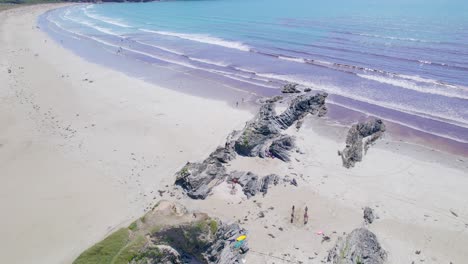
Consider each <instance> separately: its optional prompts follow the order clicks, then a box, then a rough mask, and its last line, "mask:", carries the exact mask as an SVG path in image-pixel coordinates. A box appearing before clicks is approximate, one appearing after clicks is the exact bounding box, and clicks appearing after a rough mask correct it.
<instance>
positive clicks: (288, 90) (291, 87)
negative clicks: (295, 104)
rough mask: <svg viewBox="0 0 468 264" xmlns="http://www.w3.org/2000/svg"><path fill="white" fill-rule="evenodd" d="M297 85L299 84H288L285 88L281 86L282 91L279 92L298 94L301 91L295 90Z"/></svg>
mask: <svg viewBox="0 0 468 264" xmlns="http://www.w3.org/2000/svg"><path fill="white" fill-rule="evenodd" d="M298 85H299V84H296V83H288V84H286V85H285V86H283V89H281V92H282V93H300V92H301V91H299V90H298V89H297V88H296V87H297V86H298Z"/></svg>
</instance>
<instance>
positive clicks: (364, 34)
mask: <svg viewBox="0 0 468 264" xmlns="http://www.w3.org/2000/svg"><path fill="white" fill-rule="evenodd" d="M346 33H348V34H351V35H357V36H363V37H371V38H381V39H391V40H401V41H411V42H423V43H439V42H438V41H430V40H424V39H416V38H403V37H395V36H384V35H378V34H369V33H355V32H346Z"/></svg>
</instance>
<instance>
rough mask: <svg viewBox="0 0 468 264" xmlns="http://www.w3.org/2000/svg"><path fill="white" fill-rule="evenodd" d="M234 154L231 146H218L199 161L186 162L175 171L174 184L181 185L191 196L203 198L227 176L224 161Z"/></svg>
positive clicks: (230, 158)
mask: <svg viewBox="0 0 468 264" xmlns="http://www.w3.org/2000/svg"><path fill="white" fill-rule="evenodd" d="M235 155H236V154H235V152H234V151H233V150H232V149H231V148H229V147H227V148H222V147H219V148H217V149H216V150H215V151H214V152H213V153H211V154H210V156H208V158H206V159H205V160H204V161H203V162H201V163H191V162H188V163H187V164H186V165H185V166H184V167H183V168H182V169H181V170H180V171H179V172H177V178H176V182H175V184H176V185H179V186H181V187H182V188H183V189H184V190H185V191H186V193H187V195H188V196H190V197H191V198H193V199H205V198H206V197H207V196H208V194H210V192H211V189H212V188H213V187H215V186H216V185H218V184H219V183H221V182H222V181H224V179H225V178H226V177H227V176H228V174H227V172H226V167H225V166H224V163H227V162H228V161H230V160H232V159H233V158H234V157H235Z"/></svg>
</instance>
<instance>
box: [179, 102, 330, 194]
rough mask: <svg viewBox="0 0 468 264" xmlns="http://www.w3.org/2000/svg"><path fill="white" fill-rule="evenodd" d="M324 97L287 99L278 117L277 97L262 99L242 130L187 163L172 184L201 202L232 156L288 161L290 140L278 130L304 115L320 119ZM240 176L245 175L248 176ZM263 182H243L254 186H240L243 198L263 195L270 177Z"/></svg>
mask: <svg viewBox="0 0 468 264" xmlns="http://www.w3.org/2000/svg"><path fill="white" fill-rule="evenodd" d="M326 97H327V94H326V93H318V94H315V95H300V96H297V97H295V98H293V99H292V100H291V102H290V103H289V105H288V107H287V109H286V110H285V111H284V112H283V113H281V114H279V115H277V114H276V111H275V103H276V102H277V101H278V100H280V99H281V97H274V98H271V99H268V100H266V101H265V103H264V104H263V105H262V106H261V107H260V110H259V112H258V113H257V115H256V116H255V117H254V119H253V120H251V121H249V122H247V124H246V125H245V127H244V129H242V130H241V131H234V132H233V133H231V134H230V135H229V137H228V140H227V142H226V144H225V146H224V147H218V148H217V149H216V150H215V151H214V152H213V153H211V154H210V155H209V156H208V158H206V159H205V160H204V161H202V162H200V163H190V162H188V163H187V164H186V165H185V166H184V167H183V168H182V169H181V170H180V171H178V172H177V173H176V181H175V184H176V185H178V186H181V187H182V189H183V190H184V191H185V193H186V194H187V195H188V196H189V197H191V198H193V199H205V198H206V197H207V196H208V195H209V194H210V193H211V190H212V189H213V187H215V186H217V185H218V184H220V183H221V182H223V181H224V180H225V179H226V178H227V177H228V176H229V174H228V173H227V170H226V167H225V164H226V163H228V162H229V161H231V160H233V159H234V158H235V157H236V154H239V155H241V156H248V157H261V158H265V157H275V158H278V159H280V160H282V161H289V152H290V151H291V150H292V149H293V148H294V138H293V137H291V136H289V135H284V134H282V131H283V130H285V129H287V128H289V127H290V126H292V125H293V124H294V123H295V122H297V123H299V122H301V120H302V119H303V118H304V117H305V116H306V115H308V114H313V115H318V116H323V115H324V114H325V113H326V111H327V108H326V106H325V99H326ZM297 127H298V128H299V127H300V126H299V125H298V126H297ZM244 174H245V175H247V174H248V173H244ZM266 177H268V176H266ZM231 178H233V177H231ZM263 179H267V184H266V185H259V186H257V184H259V183H257V182H253V181H250V182H248V183H247V182H246V186H250V185H251V184H252V185H255V187H253V186H252V187H245V186H244V185H242V184H241V185H242V187H243V188H244V193H246V195H247V196H249V195H250V196H253V195H255V194H256V193H257V192H259V191H260V189H265V190H264V191H260V192H262V193H264V194H265V193H266V190H267V186H268V184H269V182H270V180H269V179H270V178H265V177H264V178H262V180H261V181H263ZM264 183H265V182H263V184H264ZM265 186H266V187H265ZM250 196H249V197H250Z"/></svg>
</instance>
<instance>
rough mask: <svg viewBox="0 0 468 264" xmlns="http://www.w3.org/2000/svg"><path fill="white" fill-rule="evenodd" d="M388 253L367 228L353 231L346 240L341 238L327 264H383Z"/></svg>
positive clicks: (332, 250) (329, 254) (331, 252)
mask: <svg viewBox="0 0 468 264" xmlns="http://www.w3.org/2000/svg"><path fill="white" fill-rule="evenodd" d="M386 259H387V253H386V252H385V250H383V249H382V247H381V246H380V244H379V241H378V240H377V237H376V236H375V235H374V233H372V232H371V231H369V230H367V229H366V228H358V229H355V230H353V231H352V232H351V233H350V234H349V235H348V236H346V238H344V239H343V238H342V237H340V238H339V239H338V241H337V243H336V245H335V246H334V247H333V248H332V249H331V250H330V251H329V252H328V257H327V262H328V263H333V264H356V263H361V264H383V263H385V261H386Z"/></svg>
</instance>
